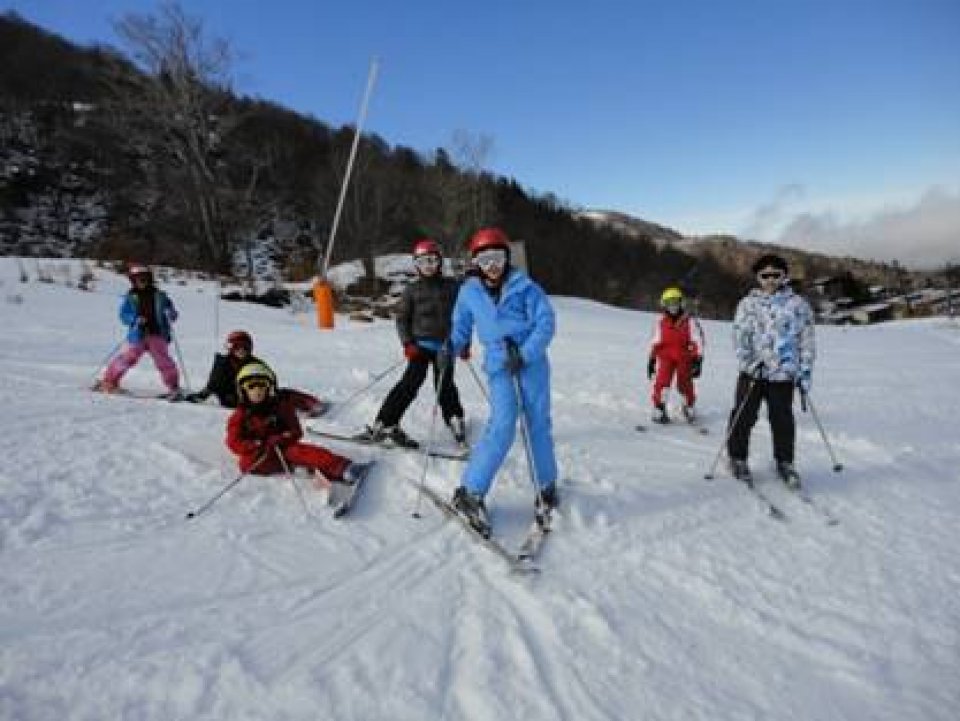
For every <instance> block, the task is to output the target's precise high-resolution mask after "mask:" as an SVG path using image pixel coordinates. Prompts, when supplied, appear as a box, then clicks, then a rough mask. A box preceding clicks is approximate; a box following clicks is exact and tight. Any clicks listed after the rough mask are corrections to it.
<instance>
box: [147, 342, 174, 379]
mask: <svg viewBox="0 0 960 721" xmlns="http://www.w3.org/2000/svg"><path fill="white" fill-rule="evenodd" d="M146 346H147V351H148V352H149V353H150V357H151V358H153V364H154V365H155V366H156V367H157V370H158V371H160V378H161V379H162V380H163V384H164V385H165V386H166V387H167V389H168V390H171V391H175V390H177V389H178V388H179V387H180V374H179V372H178V371H177V364H176V363H174V362H173V358H171V357H170V351H169V350H168V347H167V341H165V340H164V339H163V338H161V337H160V336H158V335H148V336H147V340H146Z"/></svg>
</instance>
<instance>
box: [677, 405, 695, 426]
mask: <svg viewBox="0 0 960 721" xmlns="http://www.w3.org/2000/svg"><path fill="white" fill-rule="evenodd" d="M680 411H681V412H682V413H683V417H684V418H685V419H686V420H687V423H696V422H697V411H696V410H695V409H694V407H693V406H692V405H689V406H688V405H687V404H686V403H684V404H683V406H681V408H680Z"/></svg>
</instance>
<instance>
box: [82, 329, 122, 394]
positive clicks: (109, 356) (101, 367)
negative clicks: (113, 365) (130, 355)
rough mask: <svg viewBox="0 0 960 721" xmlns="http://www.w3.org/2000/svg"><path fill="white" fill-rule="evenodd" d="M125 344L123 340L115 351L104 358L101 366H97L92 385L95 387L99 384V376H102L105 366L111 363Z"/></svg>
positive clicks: (115, 347) (91, 381) (116, 346)
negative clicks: (101, 372)
mask: <svg viewBox="0 0 960 721" xmlns="http://www.w3.org/2000/svg"><path fill="white" fill-rule="evenodd" d="M123 343H124V339H123V338H121V339H120V341H119V342H118V343H117V344H116V345H115V346H114V347H113V349H112V350H111V351H110V352H109V353H107V355H106V356H104V359H103V360H102V361H100V363H99V365H97V369H96V370H95V371H94V372H93V378H92V379H91V380H90V385H94V384H95V383H96V382H97V380H98V379H97V376H99V375H100V371H102V370H103V368H104V366H106V365H107V363H109V362H110V359H112V358H113V357H114V356H115V355H116V354H117V351H118V350H120V346H122V345H123Z"/></svg>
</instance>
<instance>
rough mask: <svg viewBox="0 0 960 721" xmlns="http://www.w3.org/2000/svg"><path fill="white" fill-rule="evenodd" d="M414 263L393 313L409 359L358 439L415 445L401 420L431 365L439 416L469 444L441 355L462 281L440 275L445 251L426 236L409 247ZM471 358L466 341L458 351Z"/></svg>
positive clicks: (450, 374) (448, 365) (447, 360)
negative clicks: (413, 274)
mask: <svg viewBox="0 0 960 721" xmlns="http://www.w3.org/2000/svg"><path fill="white" fill-rule="evenodd" d="M413 265H414V268H416V271H417V279H416V280H415V281H414V282H413V283H410V284H409V285H408V286H407V287H406V288H405V289H404V291H403V298H402V299H401V301H400V309H399V311H398V313H397V334H398V335H399V336H400V344H401V345H402V346H403V354H404V356H405V357H406V359H407V368H406V370H405V371H404V373H403V375H402V376H401V378H400V380H399V381H398V382H397V384H396V385H395V386H394V387H393V388H392V389H391V390H390V393H388V394H387V397H386V399H385V400H384V401H383V405H382V406H381V407H380V410H379V411H378V412H377V417H376V419H375V420H374V422H373V425H370V426H367V427H366V429H365V430H364V431H363V432H362V433H361V434H360V435H359V436H358V437H357V438H358V440H363V441H376V442H380V441H390V442H392V443H394V444H396V445H398V446H402V447H404V448H418V447H419V443H417V441H415V440H413V439H412V438H410V436H408V435H407V434H406V433H405V432H404V431H403V429H402V428H401V427H400V419H401V418H403V414H404V413H406V411H407V408H409V407H410V404H411V403H413V400H414V399H415V398H416V397H417V393H418V392H419V391H420V387H421V386H422V385H423V381H424V380H425V379H426V377H427V370H428V369H429V368H430V367H431V366H432V367H433V384H434V387H435V388H436V390H437V397H438V400H439V403H440V409H441V411H442V413H443V420H444V422H445V423H446V424H447V426H448V427H449V428H450V431H451V433H453V437H454V439H455V440H456V442H457V443H458V444H459V445H461V446H464V445H466V442H467V430H466V423H465V422H464V419H463V406H462V405H461V404H460V394H459V393H458V392H457V387H456V385H454V382H453V363H452V359H451V358H450V357H449V356H448V355H447V354H445V353H443V352H442V351H443V348H444V344H445V343H446V341H447V338H448V336H449V335H450V313H451V311H452V310H453V304H454V302H455V301H456V299H457V291H458V289H459V287H460V284H459V283H458V282H457V281H456V280H455V279H454V278H450V277H447V276H444V275H443V254H442V253H441V252H440V246H439V245H437V243H436V242H435V241H433V240H431V239H430V238H423V239H421V240H419V241H417V243H416V244H415V245H414V247H413ZM461 357H463V358H469V357H470V349H469V345H467V346H465V347H464V348H463V349H462V350H461Z"/></svg>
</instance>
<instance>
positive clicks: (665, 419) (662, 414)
mask: <svg viewBox="0 0 960 721" xmlns="http://www.w3.org/2000/svg"><path fill="white" fill-rule="evenodd" d="M651 420H652V421H653V422H654V423H669V422H670V416H668V415H667V404H666V403H657V404H656V405H655V406H654V407H653V416H652V417H651Z"/></svg>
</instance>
